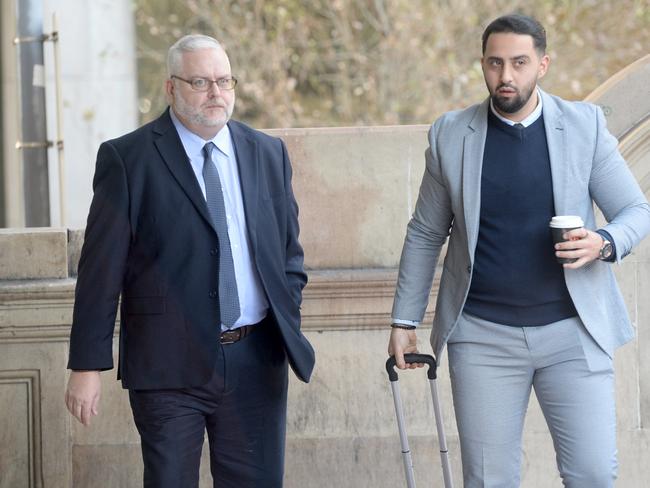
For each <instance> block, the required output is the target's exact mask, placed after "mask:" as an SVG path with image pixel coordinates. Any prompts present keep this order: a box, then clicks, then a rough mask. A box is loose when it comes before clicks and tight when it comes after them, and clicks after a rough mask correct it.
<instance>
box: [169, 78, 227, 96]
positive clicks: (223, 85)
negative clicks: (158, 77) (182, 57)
mask: <svg viewBox="0 0 650 488" xmlns="http://www.w3.org/2000/svg"><path fill="white" fill-rule="evenodd" d="M170 78H176V79H177V80H181V81H184V82H185V83H187V84H188V85H190V86H191V87H192V90H194V91H197V92H206V91H208V90H209V89H210V87H211V86H212V83H216V84H217V87H218V88H219V90H232V89H233V88H235V86H237V78H233V77H230V78H219V79H218V80H210V79H208V78H191V79H189V80H186V79H184V78H181V77H180V76H176V75H171V76H170Z"/></svg>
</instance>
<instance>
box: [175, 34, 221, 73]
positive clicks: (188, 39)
mask: <svg viewBox="0 0 650 488" xmlns="http://www.w3.org/2000/svg"><path fill="white" fill-rule="evenodd" d="M200 49H221V50H223V51H224V52H225V49H224V48H223V46H222V45H221V44H220V43H219V41H217V40H216V39H214V38H213V37H210V36H204V35H202V34H190V35H188V36H183V37H181V38H180V39H179V40H178V41H176V42H175V43H174V44H173V45H172V47H170V48H169V51H168V52H167V76H171V75H174V74H175V75H177V74H179V73H180V71H181V70H182V66H181V65H182V61H183V54H184V53H186V52H190V51H198V50H200Z"/></svg>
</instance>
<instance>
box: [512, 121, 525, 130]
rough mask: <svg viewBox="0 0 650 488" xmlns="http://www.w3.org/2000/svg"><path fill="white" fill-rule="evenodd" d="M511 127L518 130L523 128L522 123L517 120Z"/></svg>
mask: <svg viewBox="0 0 650 488" xmlns="http://www.w3.org/2000/svg"><path fill="white" fill-rule="evenodd" d="M513 127H514V128H515V129H519V130H521V129H523V128H524V124H522V123H519V122H517V123H516V124H515V125H514V126H513Z"/></svg>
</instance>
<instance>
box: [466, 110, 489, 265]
mask: <svg viewBox="0 0 650 488" xmlns="http://www.w3.org/2000/svg"><path fill="white" fill-rule="evenodd" d="M488 106H489V99H488V100H486V101H485V102H483V103H482V104H481V105H479V106H478V107H477V109H476V112H475V113H474V117H472V120H471V121H470V123H469V124H468V129H469V130H468V132H467V134H465V137H464V138H463V210H464V213H465V224H466V226H467V243H468V246H469V253H470V256H471V257H472V260H473V259H474V249H476V242H477V240H478V229H479V218H480V214H481V169H482V167H483V151H484V150H485V138H486V135H487V110H488Z"/></svg>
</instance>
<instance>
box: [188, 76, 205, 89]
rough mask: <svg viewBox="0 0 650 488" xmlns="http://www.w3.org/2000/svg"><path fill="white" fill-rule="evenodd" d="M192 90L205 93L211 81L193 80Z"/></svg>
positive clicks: (203, 79)
mask: <svg viewBox="0 0 650 488" xmlns="http://www.w3.org/2000/svg"><path fill="white" fill-rule="evenodd" d="M191 84H192V88H194V89H195V90H197V91H204V90H207V89H208V85H209V81H208V80H206V79H205V78H192V81H191Z"/></svg>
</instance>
